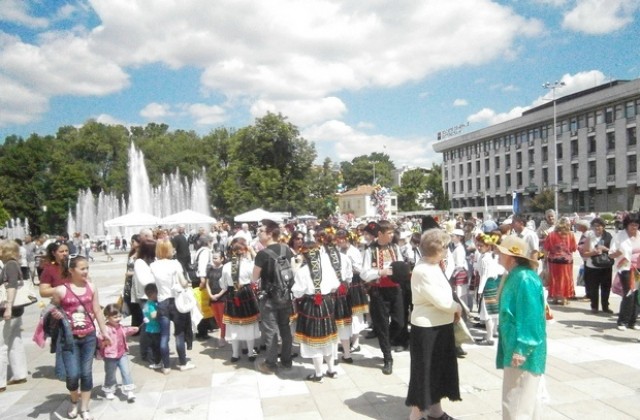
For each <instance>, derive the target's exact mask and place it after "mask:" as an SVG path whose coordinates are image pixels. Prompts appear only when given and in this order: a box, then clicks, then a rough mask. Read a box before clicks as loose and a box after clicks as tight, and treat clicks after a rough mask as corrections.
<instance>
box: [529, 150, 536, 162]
mask: <svg viewBox="0 0 640 420" xmlns="http://www.w3.org/2000/svg"><path fill="white" fill-rule="evenodd" d="M534 156H535V153H534V152H533V150H529V165H533V164H535V157H534Z"/></svg>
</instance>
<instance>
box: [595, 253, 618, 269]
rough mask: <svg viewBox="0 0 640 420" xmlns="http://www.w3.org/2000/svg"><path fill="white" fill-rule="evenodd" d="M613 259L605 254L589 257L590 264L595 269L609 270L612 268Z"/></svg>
mask: <svg viewBox="0 0 640 420" xmlns="http://www.w3.org/2000/svg"><path fill="white" fill-rule="evenodd" d="M613 261H614V260H613V258H611V257H610V256H609V254H607V253H602V254H598V255H594V256H592V257H591V264H593V266H594V267H597V268H609V267H613Z"/></svg>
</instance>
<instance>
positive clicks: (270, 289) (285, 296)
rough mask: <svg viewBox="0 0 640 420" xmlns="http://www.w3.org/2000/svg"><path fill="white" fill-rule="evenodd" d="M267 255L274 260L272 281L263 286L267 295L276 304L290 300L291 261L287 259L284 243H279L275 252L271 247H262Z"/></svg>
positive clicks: (291, 283)
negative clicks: (277, 252)
mask: <svg viewBox="0 0 640 420" xmlns="http://www.w3.org/2000/svg"><path fill="white" fill-rule="evenodd" d="M264 250H265V252H266V253H267V254H269V256H270V257H271V258H272V259H274V260H275V265H274V267H273V281H272V282H271V283H269V284H267V285H266V287H264V291H265V292H266V293H267V297H269V298H270V299H271V300H273V301H274V303H276V304H282V303H286V302H290V301H291V288H292V287H293V281H294V276H293V269H292V268H291V261H289V259H287V252H286V248H285V245H282V244H280V252H279V254H276V253H275V252H274V251H273V250H272V249H270V248H265V249H264Z"/></svg>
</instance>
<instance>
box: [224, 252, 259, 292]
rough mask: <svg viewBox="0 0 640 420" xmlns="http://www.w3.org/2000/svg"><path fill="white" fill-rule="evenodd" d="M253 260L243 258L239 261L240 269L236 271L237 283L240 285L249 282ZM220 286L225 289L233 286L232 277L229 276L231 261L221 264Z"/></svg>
mask: <svg viewBox="0 0 640 420" xmlns="http://www.w3.org/2000/svg"><path fill="white" fill-rule="evenodd" d="M253 265H254V264H253V261H251V260H248V259H246V258H243V259H242V260H241V261H240V270H239V273H238V283H239V284H240V285H242V286H244V285H245V284H249V283H251V277H252V276H253ZM220 287H221V288H222V289H223V290H225V289H227V288H229V287H233V277H232V276H231V262H228V263H226V264H225V265H224V266H222V277H220Z"/></svg>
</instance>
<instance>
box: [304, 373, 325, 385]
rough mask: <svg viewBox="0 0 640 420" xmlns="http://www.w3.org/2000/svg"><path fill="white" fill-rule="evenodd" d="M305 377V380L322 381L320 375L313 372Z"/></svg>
mask: <svg viewBox="0 0 640 420" xmlns="http://www.w3.org/2000/svg"><path fill="white" fill-rule="evenodd" d="M306 379H307V381H311V382H317V383H322V375H320V376H316V374H315V373H312V374H311V375H309V376H307V378H306Z"/></svg>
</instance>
